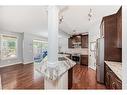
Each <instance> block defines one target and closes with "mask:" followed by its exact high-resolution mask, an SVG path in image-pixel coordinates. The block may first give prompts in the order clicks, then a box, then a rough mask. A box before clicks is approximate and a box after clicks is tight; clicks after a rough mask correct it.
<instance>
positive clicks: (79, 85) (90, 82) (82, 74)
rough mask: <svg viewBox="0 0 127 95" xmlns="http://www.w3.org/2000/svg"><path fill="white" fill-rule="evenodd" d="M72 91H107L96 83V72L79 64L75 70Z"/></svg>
mask: <svg viewBox="0 0 127 95" xmlns="http://www.w3.org/2000/svg"><path fill="white" fill-rule="evenodd" d="M72 89H106V87H105V85H103V84H99V83H97V82H96V71H94V70H92V69H90V68H88V67H87V66H82V65H79V64H77V65H76V66H75V67H74V69H73V86H72Z"/></svg>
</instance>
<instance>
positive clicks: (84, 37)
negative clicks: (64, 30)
mask: <svg viewBox="0 0 127 95" xmlns="http://www.w3.org/2000/svg"><path fill="white" fill-rule="evenodd" d="M81 47H82V48H88V35H82V37H81Z"/></svg>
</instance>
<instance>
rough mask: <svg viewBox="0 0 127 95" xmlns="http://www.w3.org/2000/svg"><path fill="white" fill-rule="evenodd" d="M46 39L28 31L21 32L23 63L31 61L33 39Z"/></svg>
mask: <svg viewBox="0 0 127 95" xmlns="http://www.w3.org/2000/svg"><path fill="white" fill-rule="evenodd" d="M35 39H36V40H43V41H47V38H44V37H41V36H36V35H32V34H29V33H23V63H24V64H27V63H31V62H33V40H35Z"/></svg>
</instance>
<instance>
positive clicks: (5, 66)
mask: <svg viewBox="0 0 127 95" xmlns="http://www.w3.org/2000/svg"><path fill="white" fill-rule="evenodd" d="M16 64H22V62H16V63H10V64H5V65H1V66H0V67H6V66H11V65H16Z"/></svg>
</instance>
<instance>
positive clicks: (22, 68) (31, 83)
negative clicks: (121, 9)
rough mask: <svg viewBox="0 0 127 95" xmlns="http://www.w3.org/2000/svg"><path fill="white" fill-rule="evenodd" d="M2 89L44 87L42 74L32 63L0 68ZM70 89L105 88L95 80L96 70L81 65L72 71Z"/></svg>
mask: <svg viewBox="0 0 127 95" xmlns="http://www.w3.org/2000/svg"><path fill="white" fill-rule="evenodd" d="M0 75H1V80H2V88H3V89H44V78H43V76H42V75H41V74H40V73H39V72H37V71H35V70H34V65H33V64H27V65H23V64H18V65H13V66H8V67H4V68H0ZM72 89H105V86H104V85H101V84H98V83H97V82H96V72H95V71H94V70H92V69H88V68H87V67H85V66H82V65H78V64H77V65H76V66H75V67H74V71H73V87H72Z"/></svg>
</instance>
